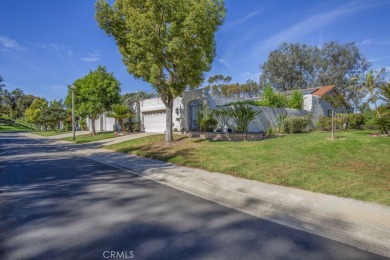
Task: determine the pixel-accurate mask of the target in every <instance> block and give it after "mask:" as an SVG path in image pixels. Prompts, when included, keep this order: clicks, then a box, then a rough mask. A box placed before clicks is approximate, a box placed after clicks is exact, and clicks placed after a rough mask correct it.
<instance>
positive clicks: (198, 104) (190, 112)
mask: <svg viewBox="0 0 390 260" xmlns="http://www.w3.org/2000/svg"><path fill="white" fill-rule="evenodd" d="M299 91H301V93H302V94H303V95H304V105H303V110H296V109H288V108H271V107H261V108H255V109H261V110H262V111H263V112H262V113H261V114H260V115H258V117H257V118H256V119H255V120H254V121H253V122H252V123H251V124H250V125H249V131H250V132H259V131H265V130H266V129H267V128H268V127H269V126H274V122H275V121H276V116H277V115H278V114H279V113H284V114H287V115H294V116H304V115H307V114H309V113H311V114H313V121H314V122H317V121H318V119H319V118H320V116H331V111H332V109H334V110H335V111H336V112H337V113H352V112H353V109H352V108H351V106H350V105H349V104H348V103H347V102H346V101H345V102H343V106H342V107H340V108H337V109H335V108H334V107H333V106H332V105H331V104H330V103H329V102H328V101H327V100H326V99H325V97H326V96H327V95H339V93H338V92H337V90H336V89H335V86H323V87H316V88H308V89H301V90H299ZM286 94H287V95H289V94H291V92H287V93H286ZM254 99H258V98H252V100H254ZM240 100H241V101H242V100H243V99H240ZM235 101H239V99H234V98H224V97H216V96H211V95H210V94H209V93H208V92H207V91H206V90H204V89H197V90H191V91H187V92H185V93H184V94H183V96H181V97H177V98H175V99H174V102H173V112H172V129H173V130H174V131H181V130H185V131H191V130H198V126H197V125H196V123H195V122H196V115H197V111H198V110H199V109H201V108H202V104H203V102H207V103H208V105H209V107H210V108H211V109H215V108H217V107H220V106H223V105H226V104H228V103H232V102H235ZM140 113H141V124H142V126H141V127H142V129H143V131H145V132H160V133H163V132H165V130H166V113H165V105H164V103H163V102H162V101H161V99H160V98H151V99H145V100H143V101H141V107H140Z"/></svg>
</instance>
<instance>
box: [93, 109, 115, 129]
mask: <svg viewBox="0 0 390 260" xmlns="http://www.w3.org/2000/svg"><path fill="white" fill-rule="evenodd" d="M86 121H87V127H88V129H89V130H90V131H92V119H91V118H89V117H87V119H86ZM115 126H116V121H115V118H112V117H107V116H106V113H103V114H101V115H99V116H98V117H97V118H96V120H95V130H96V132H104V131H114V130H115Z"/></svg>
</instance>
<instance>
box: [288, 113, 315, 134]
mask: <svg viewBox="0 0 390 260" xmlns="http://www.w3.org/2000/svg"><path fill="white" fill-rule="evenodd" d="M308 126H309V120H308V119H307V118H306V117H297V116H289V117H286V119H284V132H285V133H287V134H291V133H304V132H306V130H307V127H308Z"/></svg>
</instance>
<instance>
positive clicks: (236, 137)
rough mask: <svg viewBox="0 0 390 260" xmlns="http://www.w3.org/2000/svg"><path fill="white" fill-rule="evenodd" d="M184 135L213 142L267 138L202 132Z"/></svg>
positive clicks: (190, 132)
mask: <svg viewBox="0 0 390 260" xmlns="http://www.w3.org/2000/svg"><path fill="white" fill-rule="evenodd" d="M182 134H183V135H187V136H189V137H194V138H195V137H200V138H205V139H208V140H212V141H259V140H263V139H265V138H266V136H265V134H262V133H213V132H200V131H184V132H182Z"/></svg>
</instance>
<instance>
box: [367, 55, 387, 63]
mask: <svg viewBox="0 0 390 260" xmlns="http://www.w3.org/2000/svg"><path fill="white" fill-rule="evenodd" d="M388 59H390V56H382V57H377V58H372V59H369V60H368V61H369V62H375V61H380V60H388Z"/></svg>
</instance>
